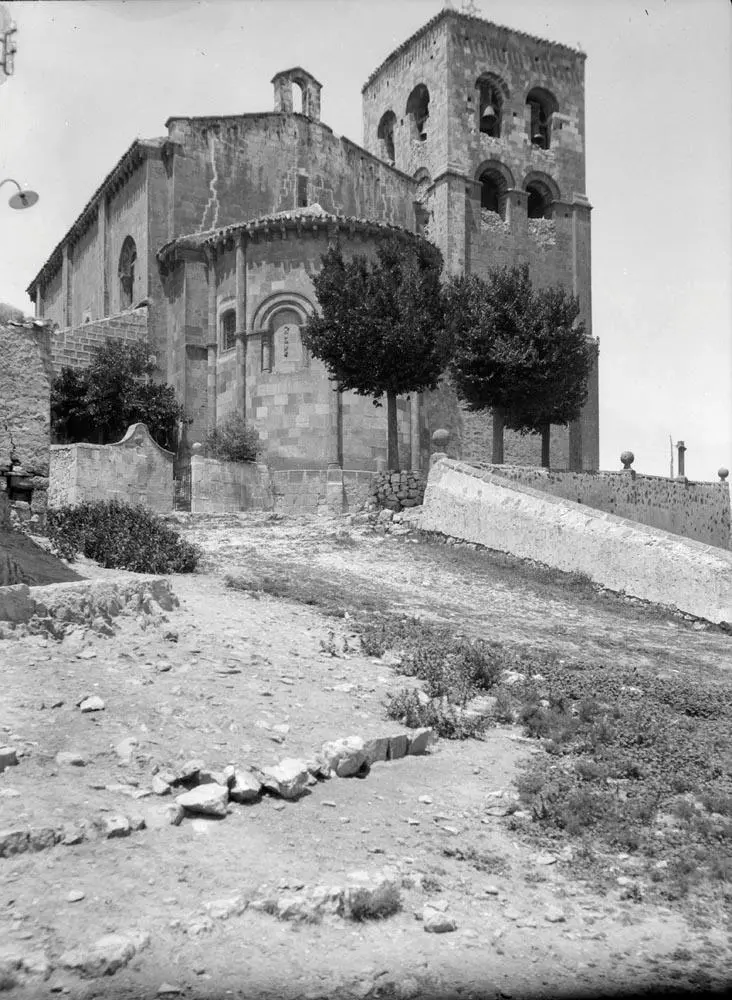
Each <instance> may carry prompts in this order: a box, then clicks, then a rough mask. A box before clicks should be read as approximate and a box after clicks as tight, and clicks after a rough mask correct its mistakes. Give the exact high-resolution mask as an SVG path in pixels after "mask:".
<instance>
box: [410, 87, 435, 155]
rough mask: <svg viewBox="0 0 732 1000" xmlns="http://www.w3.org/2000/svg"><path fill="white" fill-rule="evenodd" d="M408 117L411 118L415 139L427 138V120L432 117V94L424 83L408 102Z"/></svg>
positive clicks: (422, 139)
mask: <svg viewBox="0 0 732 1000" xmlns="http://www.w3.org/2000/svg"><path fill="white" fill-rule="evenodd" d="M407 115H409V116H411V119H412V124H413V134H414V138H415V139H419V141H420V142H424V141H425V139H426V138H427V119H428V118H429V116H430V92H429V90H427V88H426V87H425V85H424V84H423V83H420V84H418V85H417V86H416V87H415V88H414V90H413V91H412V93H411V94H410V95H409V98H408V100H407Z"/></svg>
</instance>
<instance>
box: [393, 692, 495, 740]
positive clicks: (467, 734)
mask: <svg viewBox="0 0 732 1000" xmlns="http://www.w3.org/2000/svg"><path fill="white" fill-rule="evenodd" d="M386 714H387V716H388V718H390V719H397V720H398V721H399V722H401V723H402V725H404V726H407V727H408V728H410V729H421V728H429V729H432V730H433V731H434V732H435V733H436V734H437V735H438V736H441V737H442V738H443V739H446V740H468V739H477V738H479V737H480V736H482V734H483V733H484V732H485V731H486V729H487V728H488V725H489V719H488V718H487V717H486V716H481V715H471V714H468V713H466V712H464V711H463V710H462V709H461V708H460V707H459V706H457V705H453V704H451V703H450V702H449V701H448V700H447V699H446V698H444V699H438V698H435V699H429V698H428V699H427V700H426V701H421V700H420V698H419V694H418V692H417V691H416V690H415V689H414V688H402V689H401V690H400V691H397V693H396V694H388V695H387V696H386Z"/></svg>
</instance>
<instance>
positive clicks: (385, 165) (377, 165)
mask: <svg viewBox="0 0 732 1000" xmlns="http://www.w3.org/2000/svg"><path fill="white" fill-rule="evenodd" d="M584 63H585V55H584V53H582V52H580V51H577V50H575V49H572V48H568V47H567V46H564V45H558V44H555V43H552V42H548V41H544V40H542V39H539V38H534V37H533V36H531V35H527V34H524V33H522V32H518V31H512V30H511V29H509V28H505V27H499V26H497V25H495V24H492V23H489V22H488V21H485V20H483V19H481V18H478V17H474V16H471V15H467V14H465V13H460V12H457V11H454V10H451V9H445V10H443V11H441V12H440V13H439V14H437V16H435V17H433V18H432V19H431V20H430V21H428V22H427V23H426V24H425V25H424V26H423V27H421V28H420V29H419V30H418V31H417V32H416V33H415V34H414V35H412V36H411V38H408V39H407V40H406V41H405V42H403V43H402V44H401V45H400V46H399V47H398V48H397V49H395V50H394V51H393V52H392V53H391V54H390V55H389V56H387V58H386V59H385V60H384V62H383V63H382V64H381V65H380V66H379V67H378V68H377V69H375V70H374V72H373V73H372V74H371V76H370V77H369V79H368V80H367V81H366V83H365V84H364V86H363V88H362V101H363V146H358V145H356V143H354V142H352V141H350V140H349V139H346V138H344V137H339V136H336V135H334V133H333V132H332V130H331V129H330V128H328V126H327V125H326V124H325V123H324V122H322V121H321V120H320V95H321V85H320V83H319V82H318V81H317V80H316V78H315V77H314V76H312V75H311V74H310V73H309V72H307V71H306V70H305V69H303V68H301V67H295V68H293V69H288V70H283V71H281V72H279V73H277V74H276V75H275V76H274V78H273V80H272V83H273V86H274V110H272V111H269V112H266V111H265V112H260V113H248V114H241V115H233V116H226V117H205V118H185V117H175V118H170V119H169V120H168V121H167V122H166V128H167V135H165V136H163V137H161V138H155V139H138V140H136V141H135V142H133V143H132V145H131V146H130V147H129V149H128V150H127V151H126V152H125V154H124V155H123V156H122V157H121V159H120V160H119V161H118V162H117V163H116V164H115V165H114V167H113V168H112V170H111V171H110V172H109V174H108V175H107V177H106V178H105V179H104V181H103V182H102V183H101V185H100V186H99V188H98V189H97V190H96V191H95V192H94V194H93V195H92V196H91V198H90V199H89V201H88V203H87V205H86V206H85V208H84V209H83V211H82V212H81V214H80V215H79V217H78V218H77V220H76V221H75V222H74V224H73V226H72V227H71V229H70V230H69V231H68V233H67V234H66V235H65V236H64V238H63V239H62V240H61V242H60V243H59V244H58V246H57V247H56V248H55V249H54V251H53V252H52V253H51V255H50V257H49V258H48V260H47V261H46V263H45V264H44V265H43V267H42V268H41V270H40V271H39V272H38V274H37V275H36V277H35V278H34V279H33V281H32V282H31V284H30V286H29V289H28V292H29V295H30V297H31V299H32V300H33V302H34V303H35V308H36V315H37V317H39V318H43V319H46V320H49V321H50V322H51V324H52V328H53V336H52V346H53V360H54V364H55V366H56V368H57V369H59V368H60V367H61V366H62V365H75V366H81V365H84V364H85V363H86V362H87V361H88V359H89V357H90V351H91V349H92V348H93V346H94V345H95V344H98V343H100V342H103V341H104V340H105V339H107V338H109V337H117V338H122V339H124V340H145V341H147V343H148V344H149V345H150V350H151V353H152V354H154V355H155V357H156V359H157V363H158V366H159V368H160V371H161V377H163V378H164V379H165V380H166V381H167V382H168V383H170V384H171V385H172V386H174V388H175V391H176V394H177V396H178V399H179V400H180V401H181V402H182V403H183V404H184V406H185V409H186V412H187V415H188V416H189V417H190V418H192V424H191V426H190V428H189V430H188V437H189V440H190V441H196V440H203V438H204V437H205V435H206V433H207V432H208V431H209V430H210V429H212V428H213V427H215V426H216V425H217V423H220V422H222V421H223V420H225V419H226V417H227V416H228V415H229V414H231V413H233V412H238V413H241V414H244V415H245V416H246V419H247V421H250V422H251V423H252V424H253V425H254V426H256V427H257V429H258V430H259V432H260V436H261V438H262V441H263V444H264V447H265V454H264V456H263V460H264V461H266V462H267V463H268V464H269V465H270V466H271V467H273V468H282V469H286V468H291V469H294V468H323V467H326V466H328V465H331V464H337V465H339V466H341V467H342V468H348V469H361V470H368V469H376V468H377V467H379V466H380V464H381V462H382V461H383V459H384V458H385V456H386V408H385V407H381V408H377V407H374V405H373V403H372V401H371V399H369V398H366V397H361V396H357V395H355V394H353V393H350V392H346V393H339V392H338V391H336V390H335V389H334V387H333V383H332V382H331V381H330V380H329V378H328V374H327V371H326V369H325V368H324V366H323V365H322V363H321V362H320V361H318V359H316V358H314V357H310V356H309V355H308V352H307V351H306V350H305V348H304V347H303V344H302V342H301V339H300V329H301V327H302V325H303V324H304V323H305V322H306V320H307V317H308V316H309V315H310V314H311V313H312V312H313V310H314V309H316V308H317V303H316V301H315V296H314V292H313V285H312V276H313V274H314V273H316V272H317V270H318V268H319V267H320V261H321V256H322V254H323V253H324V252H325V250H326V249H327V247H328V245H329V243H330V242H331V241H334V240H338V241H340V244H341V246H342V248H343V251H344V254H345V255H346V256H349V255H353V254H363V255H367V256H368V255H371V254H373V253H374V250H375V248H376V246H377V245H378V243H379V241H380V240H383V239H384V238H385V237H388V236H390V235H392V234H399V235H400V236H401V238H403V239H405V240H410V239H412V240H413V239H415V234H421V235H424V236H426V237H427V238H429V239H430V240H432V241H433V242H434V243H435V244H436V245H437V246H438V247H439V248H440V249H441V251H442V253H443V255H444V259H445V273H446V274H455V273H461V272H470V273H476V274H479V275H480V274H485V273H487V271H488V270H489V269H490V268H491V267H494V266H499V265H505V264H514V263H519V262H527V263H528V264H529V266H530V269H531V274H532V278H533V280H534V282H535V283H537V284H554V283H562V284H563V285H565V286H566V287H568V288H570V289H572V290H573V291H574V292H575V294H577V295H578V296H579V300H580V304H581V308H582V317H583V319H584V321H585V323H586V325H587V328H588V330H591V302H590V204H589V202H588V200H587V197H586V195H585V120H584ZM395 363H398V359H395ZM597 396H598V389H597V374H596V373H595V376H594V378H593V381H592V384H591V388H590V394H589V398H588V402H587V405H586V407H585V410H584V413H583V415H582V418H581V419H580V420H579V421H577V422H576V424H573V425H572V426H570V427H569V428H560V427H555V428H552V466H554V467H557V468H572V469H596V468H597V467H598V451H599V440H598V439H599V431H598V398H597ZM438 427H445V428H447V429H448V430H449V431H450V432H451V440H450V445H449V448H448V450H449V452H450V453H451V454H452V455H454V456H455V457H462V458H463V459H465V460H467V461H490V457H491V421H490V415H489V414H470V413H467V412H465V411H463V410H462V409H461V407H460V406H459V405H458V402H457V400H456V399H455V397H454V395H453V394H452V392H451V390H450V388H449V386H447V385H444V386H443V387H441V388H440V389H438V390H437V391H436V392H433V393H425V394H422V395H421V396H417V395H416V394H413V395H412V396H411V397H405V398H404V399H400V400H399V435H400V441H399V443H400V454H401V459H402V466H403V467H405V468H406V467H410V466H411V468H413V469H425V468H426V466H427V464H428V458H429V450H430V435H431V433H432V432H433V431H434V430H435V429H437V428H438ZM505 460H506V462H513V463H528V464H538V463H539V460H540V440H539V438H538V437H536V436H529V437H526V438H521V437H519V436H518V435H513V434H511V433H510V432H507V434H506V447H505Z"/></svg>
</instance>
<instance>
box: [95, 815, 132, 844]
mask: <svg viewBox="0 0 732 1000" xmlns="http://www.w3.org/2000/svg"><path fill="white" fill-rule="evenodd" d="M101 824H102V831H103V833H104V836H105V837H106V838H107V840H114V839H116V838H117V837H129V835H130V833H131V832H132V826H131V824H130V821H129V819H128V818H127V817H126V816H122V815H121V814H116V815H115V814H112V815H110V816H102V820H101Z"/></svg>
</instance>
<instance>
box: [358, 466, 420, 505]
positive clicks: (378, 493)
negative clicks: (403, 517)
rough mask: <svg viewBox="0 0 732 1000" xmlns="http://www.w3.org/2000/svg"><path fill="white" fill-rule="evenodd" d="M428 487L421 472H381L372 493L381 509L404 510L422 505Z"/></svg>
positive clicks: (377, 475) (374, 483) (375, 478)
mask: <svg viewBox="0 0 732 1000" xmlns="http://www.w3.org/2000/svg"><path fill="white" fill-rule="evenodd" d="M426 485H427V484H426V482H425V478H424V476H423V475H422V473H421V472H379V473H377V474H376V476H375V477H374V482H373V485H372V487H371V493H372V495H373V497H374V498H375V499H376V502H377V504H378V505H379V506H380V507H388V508H389V510H402V509H403V508H404V507H417V506H419V504H421V503H422V498H423V497H424V490H425V486H426Z"/></svg>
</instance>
